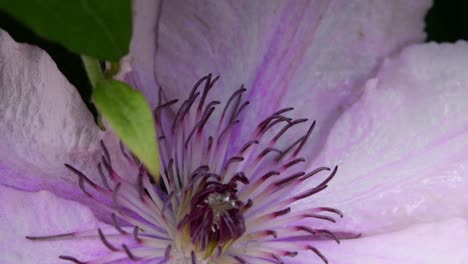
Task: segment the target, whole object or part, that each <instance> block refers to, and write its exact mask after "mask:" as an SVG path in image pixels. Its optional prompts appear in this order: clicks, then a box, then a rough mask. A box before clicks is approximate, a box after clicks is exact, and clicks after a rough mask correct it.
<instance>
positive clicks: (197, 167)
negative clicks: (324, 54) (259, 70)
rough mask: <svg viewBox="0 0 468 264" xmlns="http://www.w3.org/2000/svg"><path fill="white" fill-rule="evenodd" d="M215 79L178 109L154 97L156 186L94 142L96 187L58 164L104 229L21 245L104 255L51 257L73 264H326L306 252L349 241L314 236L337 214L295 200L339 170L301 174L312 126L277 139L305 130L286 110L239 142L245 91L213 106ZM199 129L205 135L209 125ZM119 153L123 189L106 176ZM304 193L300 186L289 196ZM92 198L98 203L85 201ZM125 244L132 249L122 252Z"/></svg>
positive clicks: (129, 160) (134, 162) (138, 167)
mask: <svg viewBox="0 0 468 264" xmlns="http://www.w3.org/2000/svg"><path fill="white" fill-rule="evenodd" d="M218 80H219V76H216V77H214V78H213V76H212V75H211V74H208V75H206V76H204V77H203V78H201V79H200V80H199V81H198V82H197V83H195V85H194V86H193V87H192V90H191V91H190V93H189V95H188V96H187V98H185V100H181V101H179V99H173V100H166V98H165V96H164V94H163V90H162V89H160V90H159V101H158V105H157V107H156V108H155V109H154V110H153V115H154V120H155V123H156V129H157V134H158V138H159V140H158V144H159V150H160V160H161V168H162V169H161V172H160V175H161V180H160V182H154V181H151V179H152V178H151V177H149V175H148V172H147V171H146V170H145V169H144V166H143V165H142V163H141V162H140V161H139V160H138V159H137V158H136V156H134V155H133V154H132V153H131V152H130V151H129V150H128V149H127V148H125V146H124V145H123V144H122V142H120V152H118V153H109V150H108V149H107V148H106V146H105V144H104V142H103V141H102V140H101V141H100V146H101V149H102V155H101V156H100V157H99V160H97V161H96V164H95V165H96V166H97V171H98V173H99V175H97V176H96V177H100V182H99V184H97V183H95V182H93V181H92V180H91V179H95V177H92V178H88V177H87V176H86V175H85V174H84V173H83V172H80V171H79V170H78V169H76V168H75V167H73V166H71V165H69V164H65V166H66V168H67V169H69V170H70V171H72V172H73V173H74V174H75V175H77V177H78V186H79V188H80V189H81V190H82V191H83V192H84V193H85V194H86V195H87V196H89V197H90V198H92V199H93V201H94V202H96V204H97V205H98V206H99V207H100V208H101V209H102V210H104V211H105V212H108V213H110V215H111V219H112V225H113V227H109V228H102V229H101V228H97V232H96V230H95V229H93V230H85V231H77V232H71V233H65V234H58V235H48V236H27V237H26V238H27V239H29V240H32V241H42V240H50V239H80V238H87V239H99V240H100V241H101V243H102V244H103V245H104V246H105V247H107V248H108V249H109V250H110V252H107V255H102V256H99V257H96V258H94V259H91V260H89V261H87V262H81V261H80V260H78V259H76V258H74V257H71V256H65V255H62V256H60V259H63V260H68V261H71V262H74V263H75V264H76V263H77V264H84V263H110V262H115V261H121V260H124V261H125V260H130V261H133V262H139V261H142V262H145V263H159V264H163V263H168V264H169V263H172V262H174V263H176V262H180V261H182V262H183V263H185V262H187V261H189V262H192V264H196V263H197V262H198V263H200V262H203V263H210V264H211V263H234V262H238V263H246V264H247V263H253V264H254V263H259V262H261V263H267V262H269V263H283V262H287V261H286V260H284V261H283V260H282V259H283V258H290V257H296V256H297V255H298V254H301V251H303V250H311V251H313V252H314V253H315V254H316V255H317V256H318V258H320V259H321V260H322V261H323V262H325V263H328V260H327V259H326V258H325V257H324V256H323V254H322V253H321V252H320V251H319V250H318V249H317V248H315V247H314V246H313V245H309V243H311V242H313V241H316V240H324V239H327V240H334V241H336V242H337V243H339V242H340V240H339V239H352V238H355V237H356V234H354V233H347V232H338V231H336V232H331V231H329V230H326V229H317V228H315V227H314V225H315V223H316V222H317V221H327V222H331V223H335V222H337V219H338V216H339V217H343V213H342V212H341V211H339V210H337V209H334V208H329V207H317V206H316V205H315V202H314V201H312V200H310V201H309V200H308V201H307V203H305V202H304V204H306V208H303V209H300V210H297V209H296V207H297V206H295V204H296V203H297V202H298V201H300V200H301V201H304V200H305V199H309V198H310V197H311V196H313V195H314V194H316V193H318V192H320V191H322V190H324V189H326V188H327V186H328V184H329V183H330V182H331V180H332V179H333V178H334V177H335V175H336V173H337V170H338V167H337V166H336V167H334V168H333V169H330V168H328V167H318V168H316V169H314V170H311V171H301V170H300V169H298V168H300V167H302V166H301V165H304V167H306V165H307V162H308V161H307V160H306V158H304V157H302V156H299V154H300V153H301V151H302V150H303V149H305V144H306V143H307V140H308V139H309V138H310V136H311V134H312V132H313V130H314V127H315V124H316V122H315V121H313V122H312V124H311V125H310V126H309V127H308V129H307V131H306V133H304V134H302V135H300V136H298V137H296V138H287V139H285V138H284V137H285V135H286V133H288V134H289V132H288V131H291V130H292V129H297V128H298V127H299V126H302V125H303V124H304V123H305V122H307V121H308V119H305V118H302V119H292V118H290V117H288V116H286V115H287V114H288V112H289V111H292V110H293V109H294V108H292V107H287V108H283V109H281V110H279V111H276V112H275V113H273V114H271V115H269V116H267V117H266V118H264V119H263V120H262V121H261V122H259V123H257V124H250V125H251V128H252V130H253V131H251V134H250V137H247V138H239V135H240V134H239V133H237V130H236V126H237V125H238V124H240V120H241V119H242V117H243V115H244V114H245V111H246V110H247V109H248V108H247V106H248V105H249V104H250V102H249V101H246V100H244V99H243V97H244V94H245V91H246V89H245V88H244V86H243V85H242V86H241V87H240V88H239V89H237V90H236V91H234V92H233V93H232V95H231V96H230V97H229V98H228V100H227V101H226V102H224V104H223V105H222V103H221V102H220V101H216V100H211V99H210V100H209V99H208V94H209V92H210V91H211V89H213V87H214V85H215V83H216V82H217V81H218ZM202 89H203V90H202ZM254 103H255V102H254ZM176 104H178V105H177V106H176ZM218 105H222V106H218ZM176 107H177V108H176ZM216 111H220V114H215V112H216ZM218 113H219V112H218ZM249 114H251V113H249ZM213 119H216V120H213ZM208 122H210V124H213V125H214V126H212V125H210V126H208V125H207V124H208ZM208 128H209V129H208ZM242 129H244V128H242ZM291 134H295V133H291ZM242 135H243V134H242ZM280 139H281V141H284V140H287V141H288V145H287V146H286V147H281V146H280V145H279V144H278V141H279V140H280ZM240 140H242V141H240ZM232 143H235V144H234V145H232ZM238 147H240V149H239V148H238ZM238 149H239V150H238ZM119 153H120V155H122V156H123V157H124V158H125V159H126V163H125V164H123V165H125V166H128V168H129V169H134V171H133V172H132V175H137V178H136V181H133V180H132V181H130V180H129V179H130V178H129V177H130V176H132V175H119V173H118V172H117V171H116V170H114V168H113V165H114V166H116V164H115V162H116V161H117V160H119V159H115V160H114V164H112V163H111V155H110V154H113V155H115V154H117V155H119ZM113 157H114V156H113ZM120 165H121V164H119V167H120ZM124 171H126V170H124ZM323 171H330V172H329V175H328V176H326V177H325V179H323V180H318V179H317V177H319V176H320V175H318V174H319V173H321V172H323ZM119 172H120V170H119ZM93 176H94V175H93ZM132 179H133V177H132ZM306 181H307V182H306ZM315 181H316V182H315ZM101 183H102V184H101ZM304 184H307V185H306V186H309V187H308V188H306V189H305V190H304V191H302V192H298V191H297V190H299V189H302V188H301V186H304ZM88 185H89V186H90V187H92V189H90V188H88ZM95 192H97V194H98V195H99V196H97V195H96V196H92V195H95ZM97 197H99V199H97ZM101 198H107V199H101ZM101 200H102V201H104V202H101ZM111 201H112V202H111ZM111 203H112V204H111ZM301 207H302V206H301ZM117 217H118V218H119V219H117ZM114 229H115V230H117V232H118V233H117V232H115V230H114ZM104 233H107V234H108V235H105V234H104ZM106 236H107V237H106ZM110 236H111V237H112V240H111V241H110V240H109V239H108V238H109V237H110ZM126 241H132V242H131V245H129V244H125V243H127V242H126ZM111 242H112V243H111ZM115 245H122V246H121V248H120V247H117V246H115ZM129 246H130V247H129Z"/></svg>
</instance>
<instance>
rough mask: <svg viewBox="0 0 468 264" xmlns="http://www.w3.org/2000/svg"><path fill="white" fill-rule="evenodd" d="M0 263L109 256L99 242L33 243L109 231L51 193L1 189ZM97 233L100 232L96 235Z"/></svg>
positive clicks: (82, 209)
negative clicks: (64, 235) (65, 235)
mask: <svg viewBox="0 0 468 264" xmlns="http://www.w3.org/2000/svg"><path fill="white" fill-rule="evenodd" d="M0 201H2V202H1V203H0V234H1V236H0V252H2V253H1V254H0V262H1V263H8V264H13V263H23V264H28V263H31V264H33V263H34V264H35V263H48V264H54V263H65V261H64V260H61V259H59V258H58V257H59V256H60V255H68V256H73V257H75V258H77V259H79V260H81V261H86V260H89V259H91V258H93V257H98V256H101V255H103V254H106V253H108V252H109V249H107V248H106V247H105V246H104V245H103V244H102V242H101V241H100V240H99V238H96V237H93V238H91V239H90V238H82V239H56V240H47V241H31V240H28V239H26V236H44V235H56V234H61V233H69V232H76V231H84V230H88V229H95V228H98V227H101V228H106V227H108V226H107V225H104V224H102V223H100V222H98V221H97V220H96V218H95V217H94V215H93V214H92V213H91V211H90V210H89V209H88V208H86V207H85V206H83V205H81V204H79V203H76V202H72V201H67V200H64V199H61V198H58V197H56V196H55V195H53V194H52V193H50V192H47V191H41V192H38V193H28V192H22V191H18V190H15V189H12V188H8V187H4V186H1V185H0ZM96 233H97V231H96Z"/></svg>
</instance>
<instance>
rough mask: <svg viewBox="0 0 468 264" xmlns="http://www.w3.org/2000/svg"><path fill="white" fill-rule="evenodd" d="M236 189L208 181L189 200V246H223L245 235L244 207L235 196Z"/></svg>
mask: <svg viewBox="0 0 468 264" xmlns="http://www.w3.org/2000/svg"><path fill="white" fill-rule="evenodd" d="M236 191H237V190H236V188H235V186H231V185H229V184H221V183H219V182H209V183H207V184H206V186H205V187H204V188H203V189H202V190H201V191H200V192H198V193H197V194H196V195H195V196H194V197H193V199H192V202H191V208H190V213H189V214H188V215H187V218H188V223H187V224H188V225H189V230H190V237H191V239H192V243H194V244H199V245H200V247H201V248H202V249H204V248H205V247H206V246H207V245H208V244H210V243H215V244H217V245H220V246H223V245H225V244H226V243H227V242H228V241H231V240H235V239H237V238H239V237H241V236H242V234H244V232H245V220H244V217H243V215H242V213H241V207H242V206H243V205H244V204H243V203H242V202H241V201H239V199H238V198H237V196H236Z"/></svg>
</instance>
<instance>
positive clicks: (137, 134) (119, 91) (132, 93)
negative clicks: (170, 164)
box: [93, 80, 159, 178]
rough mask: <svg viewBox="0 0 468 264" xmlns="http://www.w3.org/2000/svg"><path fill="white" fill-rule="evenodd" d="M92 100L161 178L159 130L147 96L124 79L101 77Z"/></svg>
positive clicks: (130, 147) (110, 123)
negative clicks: (157, 134) (157, 135)
mask: <svg viewBox="0 0 468 264" xmlns="http://www.w3.org/2000/svg"><path fill="white" fill-rule="evenodd" d="M93 102H94V104H95V105H96V107H97V108H98V110H99V111H100V112H101V114H102V115H103V116H104V117H105V118H106V120H107V121H108V123H109V125H110V126H111V127H112V129H113V130H114V132H115V133H116V134H117V135H118V136H119V137H120V139H121V140H122V141H123V143H125V145H127V146H128V148H129V149H130V150H131V151H132V152H133V153H134V154H135V155H136V156H137V157H138V159H140V160H141V161H142V162H143V164H144V165H145V166H146V168H147V169H148V170H149V172H150V173H151V174H152V175H153V176H154V177H156V178H158V177H159V155H158V154H159V151H158V145H157V142H156V130H155V126H154V119H153V113H152V111H151V108H150V106H149V104H148V102H147V101H146V99H145V97H144V96H143V95H142V94H141V93H140V92H139V91H137V90H134V89H132V88H131V87H130V86H128V85H127V84H125V83H123V82H120V81H116V80H101V81H99V82H98V83H97V85H96V88H95V90H94V93H93Z"/></svg>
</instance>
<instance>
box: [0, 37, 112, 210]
mask: <svg viewBox="0 0 468 264" xmlns="http://www.w3.org/2000/svg"><path fill="white" fill-rule="evenodd" d="M0 43H1V45H0V123H1V126H0V134H1V137H0V146H1V148H0V184H3V185H7V186H12V187H15V188H18V189H21V190H28V191H38V190H49V191H52V192H54V193H55V194H57V195H59V196H62V197H66V198H67V199H75V200H79V201H82V202H90V201H89V200H87V199H86V196H85V195H83V194H82V192H81V191H80V190H79V188H78V180H77V179H78V178H77V176H76V175H74V174H73V173H71V172H70V171H69V170H67V169H66V168H65V166H64V163H69V164H71V165H73V166H74V167H76V168H78V169H79V170H81V171H83V172H84V173H85V174H87V175H88V177H89V178H91V179H93V180H95V181H97V182H99V183H100V180H99V174H98V173H97V171H96V165H97V162H98V160H99V158H100V155H101V153H102V152H101V149H100V146H99V140H100V138H101V137H103V135H102V133H101V132H100V130H99V129H98V127H97V126H96V125H95V123H94V120H93V117H92V115H91V113H90V112H89V111H88V109H87V108H86V106H85V104H84V103H83V101H82V100H81V97H80V95H79V94H78V92H77V91H76V89H75V88H74V87H73V86H72V85H71V84H70V83H69V82H68V81H67V79H66V78H65V77H64V76H63V75H62V74H61V73H60V71H59V70H58V69H57V66H56V65H55V63H54V62H53V61H52V59H51V58H50V57H49V55H48V54H47V53H46V52H44V51H43V50H41V49H39V48H37V47H34V46H31V45H27V44H20V43H16V42H15V41H14V40H13V39H12V38H11V37H10V36H9V35H8V33H6V32H5V31H2V30H0ZM116 142H118V141H116V140H115V139H113V140H110V141H109V140H106V143H107V144H108V145H109V147H111V146H114V145H117V146H118V144H117V143H116Z"/></svg>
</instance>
